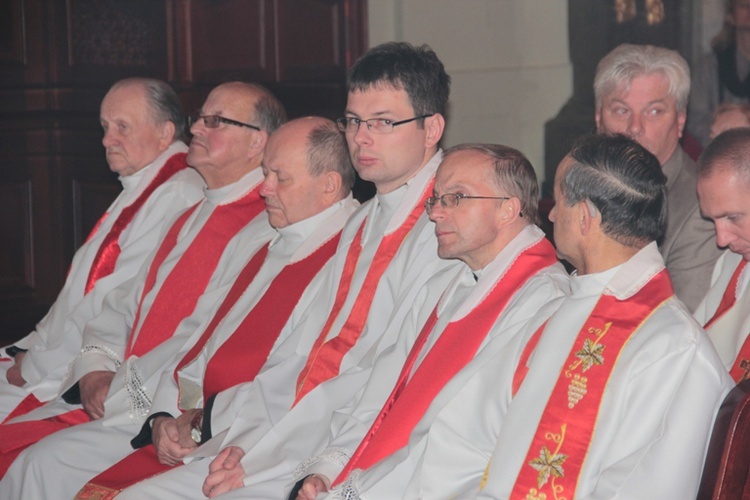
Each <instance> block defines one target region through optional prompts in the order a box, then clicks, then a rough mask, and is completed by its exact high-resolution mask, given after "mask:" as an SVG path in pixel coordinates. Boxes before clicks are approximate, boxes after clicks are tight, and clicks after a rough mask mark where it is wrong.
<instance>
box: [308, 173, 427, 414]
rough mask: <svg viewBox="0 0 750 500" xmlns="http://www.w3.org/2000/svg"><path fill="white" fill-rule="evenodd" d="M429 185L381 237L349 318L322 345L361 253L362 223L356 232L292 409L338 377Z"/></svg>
mask: <svg viewBox="0 0 750 500" xmlns="http://www.w3.org/2000/svg"><path fill="white" fill-rule="evenodd" d="M433 183H434V180H433V181H430V182H429V183H428V185H427V187H426V189H425V190H424V192H423V193H422V195H421V197H420V199H419V201H418V202H417V204H416V205H415V206H414V208H413V209H412V211H411V213H410V214H409V216H408V217H407V219H406V221H405V222H404V223H403V224H401V226H400V227H399V228H398V229H396V230H395V231H394V232H393V233H391V234H389V235H386V236H384V237H383V239H382V240H381V242H380V245H379V246H378V249H377V251H376V252H375V256H374V257H373V259H372V262H371V263H370V267H369V269H368V270H367V276H365V280H364V283H363V284H362V288H360V290H359V293H358V294H357V298H356V299H355V301H354V305H353V306H352V310H351V312H350V313H349V317H348V318H347V319H346V322H345V323H344V326H343V327H342V328H341V331H340V332H339V333H338V335H336V336H335V337H333V338H332V339H330V340H328V341H327V342H326V337H328V334H329V333H330V332H331V328H332V327H333V323H334V321H336V318H337V317H338V315H339V313H340V312H341V309H342V307H343V306H344V302H345V301H346V298H347V297H348V295H349V289H350V287H351V284H352V280H353V279H354V271H355V269H356V267H357V261H358V260H359V256H360V253H361V251H362V246H363V243H362V233H363V230H364V226H365V223H366V220H365V221H363V222H362V225H361V226H360V228H359V231H358V232H357V234H356V235H355V237H354V239H353V240H352V244H351V246H350V247H349V252H348V253H347V256H346V261H345V263H344V270H343V273H342V274H341V280H340V281H339V287H338V289H337V291H336V299H335V301H334V305H333V308H332V309H331V312H330V314H329V315H328V319H327V321H326V323H325V326H324V327H323V330H322V331H321V332H320V335H319V336H318V338H317V339H316V341H315V344H314V345H313V348H312V350H311V351H310V356H309V357H308V358H307V363H306V364H305V367H304V368H303V369H302V371H301V372H300V374H299V378H298V379H297V395H296V398H295V400H294V404H295V405H296V404H297V403H298V402H299V400H300V399H302V398H303V397H304V396H305V394H307V393H308V392H310V391H311V390H313V389H314V388H315V387H317V386H318V385H319V384H321V383H323V382H325V381H326V380H328V379H330V378H333V377H335V376H336V375H338V373H339V367H340V366H341V360H342V359H343V358H344V356H345V355H346V353H348V352H349V350H350V349H351V348H352V347H353V346H354V344H355V343H356V342H357V340H358V339H359V336H360V334H361V333H362V330H363V329H364V326H365V322H366V321H367V316H368V315H369V314H370V307H371V306H372V300H373V297H374V296H375V291H376V290H377V287H378V284H379V283H380V278H381V277H382V276H383V273H385V270H386V269H387V268H388V265H389V264H390V263H391V261H392V260H393V257H394V256H395V255H396V252H398V249H399V248H400V247H401V244H402V243H403V242H404V240H405V239H406V236H407V235H408V234H409V232H410V231H411V230H412V228H413V227H414V225H415V224H416V223H417V220H418V219H419V217H420V215H422V213H423V212H424V200H425V199H426V198H427V196H428V195H429V194H430V193H431V192H432V185H433Z"/></svg>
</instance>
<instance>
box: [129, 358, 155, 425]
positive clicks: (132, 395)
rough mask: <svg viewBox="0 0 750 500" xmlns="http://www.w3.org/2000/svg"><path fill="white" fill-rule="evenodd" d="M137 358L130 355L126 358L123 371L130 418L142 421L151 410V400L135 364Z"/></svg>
mask: <svg viewBox="0 0 750 500" xmlns="http://www.w3.org/2000/svg"><path fill="white" fill-rule="evenodd" d="M136 360H137V358H135V357H133V356H131V357H130V358H128V360H127V364H126V371H125V389H126V390H127V391H128V403H129V404H130V419H131V420H133V421H135V422H143V421H144V420H145V419H146V417H147V416H148V413H149V411H150V410H151V403H152V402H153V401H152V399H151V396H150V395H149V393H148V392H147V391H146V388H145V387H143V376H142V375H141V372H140V370H138V366H137V365H136V364H135V361H136Z"/></svg>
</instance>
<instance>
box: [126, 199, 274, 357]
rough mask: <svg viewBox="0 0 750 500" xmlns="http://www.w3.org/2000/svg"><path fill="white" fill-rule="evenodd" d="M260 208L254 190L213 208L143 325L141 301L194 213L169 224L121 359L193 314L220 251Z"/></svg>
mask: <svg viewBox="0 0 750 500" xmlns="http://www.w3.org/2000/svg"><path fill="white" fill-rule="evenodd" d="M264 208H265V204H264V202H263V198H261V196H260V186H258V187H256V188H255V189H253V190H252V191H250V192H249V193H248V194H247V195H245V196H243V197H242V198H241V199H239V200H237V201H235V202H233V203H229V204H227V205H222V206H219V207H216V208H215V209H214V211H213V212H212V213H211V215H210V216H209V218H208V220H207V221H206V223H205V224H204V225H203V227H202V228H201V229H200V230H199V232H198V234H197V235H196V236H195V239H194V240H193V241H192V242H191V243H190V246H189V247H188V248H187V249H186V250H185V253H183V254H182V256H180V258H179V261H178V262H177V264H176V265H175V266H174V268H173V269H172V271H171V272H170V273H169V276H167V277H166V279H165V280H164V283H163V284H162V286H161V288H160V289H159V291H158V293H157V295H156V297H155V298H154V302H153V304H152V306H151V308H150V309H149V311H148V313H147V314H146V317H145V319H144V320H143V324H140V323H139V322H140V315H141V312H142V311H141V307H142V306H143V299H144V298H145V297H146V295H147V294H148V292H149V291H151V288H152V287H153V286H154V283H155V281H156V275H157V273H158V270H159V268H160V267H161V265H162V264H163V262H164V260H165V259H166V258H167V256H168V255H169V253H170V252H171V251H172V249H173V248H174V246H175V245H176V244H177V239H178V234H179V232H180V229H181V228H182V226H183V225H184V224H185V220H186V219H187V217H186V216H189V215H190V213H189V212H192V211H193V210H194V209H195V207H193V208H192V209H191V210H190V211H189V212H185V214H183V216H182V217H180V219H178V221H177V222H175V224H174V225H173V226H172V228H170V230H169V233H168V234H167V237H166V238H165V240H164V242H163V243H162V245H161V247H160V248H159V250H158V251H157V253H156V256H155V257H154V261H153V262H152V264H151V267H150V268H149V272H148V276H147V278H146V284H145V286H144V290H143V294H142V295H141V302H140V304H139V305H138V312H137V313H136V320H135V322H134V324H133V329H132V333H131V337H130V339H131V340H130V344H129V346H128V352H127V355H126V358H127V357H129V356H131V355H135V356H142V355H143V354H145V353H147V352H149V351H150V350H151V349H153V348H154V347H156V346H158V345H159V344H161V343H162V342H164V341H165V340H166V339H168V338H169V337H171V336H172V334H173V333H174V331H175V329H176V328H177V325H179V323H180V322H181V321H182V320H183V319H184V318H186V317H187V316H189V315H190V314H191V313H192V312H193V310H194V309H195V305H196V303H197V301H198V299H199V298H200V296H201V295H202V294H203V292H204V291H205V289H206V286H207V285H208V282H209V280H210V279H211V276H212V275H213V274H214V271H215V270H216V267H217V266H218V264H219V259H220V258H221V256H222V254H223V253H224V249H225V247H226V245H227V244H228V243H229V241H230V240H231V239H232V238H233V237H234V236H235V235H236V234H237V233H238V232H239V230H240V229H242V228H243V227H244V226H246V225H247V224H248V223H249V222H250V221H251V220H253V219H254V218H255V217H256V216H257V215H258V214H260V212H262V211H263V210H264ZM136 332H137V335H136Z"/></svg>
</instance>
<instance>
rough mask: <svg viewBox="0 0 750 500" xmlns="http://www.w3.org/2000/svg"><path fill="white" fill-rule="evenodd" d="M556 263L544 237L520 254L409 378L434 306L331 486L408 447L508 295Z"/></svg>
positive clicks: (451, 325)
mask: <svg viewBox="0 0 750 500" xmlns="http://www.w3.org/2000/svg"><path fill="white" fill-rule="evenodd" d="M556 262H557V258H556V256H555V250H554V248H553V247H552V245H551V244H550V243H549V241H547V239H544V238H543V239H541V240H540V241H538V242H537V243H535V244H534V245H532V246H531V247H529V248H527V249H526V250H524V251H523V252H521V253H520V254H519V255H518V257H517V258H516V259H515V260H514V262H513V263H512V264H511V265H510V267H509V268H508V269H507V270H506V271H505V273H504V274H503V276H501V277H500V279H498V281H497V282H496V283H495V287H494V288H493V289H492V290H491V291H490V293H489V294H488V295H487V296H486V297H485V298H484V300H482V302H481V303H480V304H478V305H477V306H476V307H475V308H474V309H473V310H472V311H471V312H470V313H469V314H468V315H467V316H465V317H464V318H462V319H459V320H457V321H453V322H451V323H448V325H446V327H445V330H444V331H443V332H442V334H440V336H439V337H438V339H437V341H436V342H435V344H434V346H433V347H432V349H430V351H429V352H428V353H427V355H426V356H425V358H424V360H423V361H422V363H421V364H420V366H419V368H417V371H416V372H415V373H414V375H413V376H411V377H410V375H411V371H412V368H413V366H414V363H415V361H416V360H417V358H418V356H419V353H420V352H421V351H422V349H423V348H424V345H425V344H426V342H427V340H428V338H429V336H430V333H431V332H432V329H433V328H434V326H435V323H436V321H437V306H436V307H435V310H433V312H432V314H431V316H430V318H429V319H428V320H427V323H426V324H425V325H424V327H423V328H422V330H421V332H420V334H419V336H418V337H417V340H416V341H415V343H414V345H413V346H412V349H411V351H410V352H409V355H408V357H407V358H406V361H405V363H404V366H403V368H402V370H401V374H400V375H399V378H398V380H397V382H396V385H395V387H394V389H393V391H392V392H391V395H390V397H389V398H388V400H387V401H386V403H385V405H384V406H383V408H382V409H381V410H380V414H379V415H378V416H377V418H375V420H374V422H373V424H372V426H371V427H370V430H369V431H368V433H367V435H366V436H365V438H364V439H363V440H362V442H361V443H360V444H359V447H358V448H357V450H356V451H355V452H354V454H353V455H352V458H351V459H350V460H349V463H347V465H346V467H345V468H344V470H343V471H342V472H341V473H340V474H339V476H338V477H337V478H336V480H335V481H334V483H333V484H334V485H336V484H339V483H340V482H341V481H343V480H344V479H346V477H347V476H348V475H349V473H350V472H351V471H352V470H354V469H363V470H366V469H368V468H369V467H371V466H372V465H374V464H375V463H377V462H379V461H380V460H382V459H383V458H385V457H387V456H389V455H391V454H392V453H394V452H395V451H396V450H398V449H400V448H402V447H404V446H406V444H407V443H408V441H409V436H410V435H411V432H412V430H413V429H414V427H415V426H416V425H417V423H418V422H419V420H420V419H421V418H422V416H423V415H424V413H425V412H426V411H427V408H428V407H429V406H430V404H431V403H432V401H433V399H434V398H435V396H437V394H438V393H439V392H440V390H441V389H442V388H443V387H444V386H445V384H447V383H448V381H450V380H451V379H452V378H453V377H454V376H455V375H456V373H458V372H459V371H460V370H461V369H462V368H463V367H464V366H466V365H467V364H468V363H469V362H470V361H471V360H472V358H473V357H474V355H475V354H476V352H477V350H478V349H479V346H480V345H481V343H482V341H483V340H484V339H485V337H486V336H487V333H488V332H489V330H490V329H491V328H492V326H493V325H494V324H495V323H496V322H497V319H498V317H500V315H501V314H502V313H503V311H504V309H505V306H506V305H507V304H508V302H509V301H510V299H511V298H512V297H513V296H514V295H515V293H516V292H517V291H518V290H519V289H521V287H523V285H524V284H525V283H526V282H527V281H528V280H529V279H530V278H532V277H533V276H535V275H536V274H537V273H538V272H539V271H540V270H541V269H544V268H546V267H549V266H551V265H553V264H554V263H556Z"/></svg>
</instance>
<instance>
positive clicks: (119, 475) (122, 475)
mask: <svg viewBox="0 0 750 500" xmlns="http://www.w3.org/2000/svg"><path fill="white" fill-rule="evenodd" d="M174 467H176V466H171V465H164V464H162V463H159V459H158V458H157V456H156V448H154V445H152V444H150V445H148V446H144V447H143V448H140V449H138V450H136V451H135V452H133V453H131V454H130V455H128V456H127V457H125V458H123V459H122V460H120V461H119V462H117V463H116V464H115V465H113V466H112V467H110V468H109V469H107V470H105V471H104V472H102V473H101V474H99V475H98V476H96V477H95V478H93V479H92V480H91V481H89V482H88V483H86V485H85V486H84V487H83V488H81V491H79V492H78V494H76V496H75V498H76V499H77V500H89V499H91V500H94V499H95V500H110V499H112V498H115V497H116V496H117V494H118V493H120V492H121V491H122V490H124V489H125V488H127V487H128V486H130V485H132V484H136V483H139V482H141V481H144V480H146V479H148V478H150V477H154V476H156V475H159V474H162V473H164V472H166V471H168V470H170V469H173V468H174Z"/></svg>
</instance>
